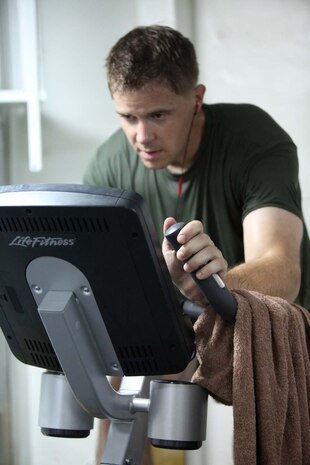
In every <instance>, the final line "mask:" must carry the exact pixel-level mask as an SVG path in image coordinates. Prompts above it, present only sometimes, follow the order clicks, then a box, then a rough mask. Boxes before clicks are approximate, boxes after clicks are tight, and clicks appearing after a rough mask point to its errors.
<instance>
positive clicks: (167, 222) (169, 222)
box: [163, 216, 176, 233]
mask: <svg viewBox="0 0 310 465" xmlns="http://www.w3.org/2000/svg"><path fill="white" fill-rule="evenodd" d="M175 223H176V220H175V219H174V218H172V216H169V217H168V218H166V219H165V221H164V226H163V231H164V233H165V232H166V231H167V230H168V229H169V228H170V226H172V225H173V224H175Z"/></svg>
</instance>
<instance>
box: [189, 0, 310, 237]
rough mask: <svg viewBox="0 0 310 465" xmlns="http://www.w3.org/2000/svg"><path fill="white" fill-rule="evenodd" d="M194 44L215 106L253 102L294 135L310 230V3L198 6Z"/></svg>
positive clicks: (267, 0)
mask: <svg viewBox="0 0 310 465" xmlns="http://www.w3.org/2000/svg"><path fill="white" fill-rule="evenodd" d="M195 4H196V13H197V19H198V21H197V24H196V28H195V42H196V45H197V53H198V57H199V60H200V63H201V80H202V81H203V82H204V83H206V85H207V96H206V99H207V101H208V102H209V103H212V102H220V101H222V102H224V101H227V102H250V103H254V104H257V105H258V106H261V107H262V108H264V109H265V110H266V111H267V112H269V113H270V114H271V116H273V117H274V118H275V119H276V120H277V122H278V123H279V124H280V125H281V126H282V127H283V128H284V129H285V130H286V131H287V132H288V133H289V134H290V135H291V137H292V138H293V140H294V141H295V143H296V145H297V147H298V152H299V160H300V181H301V186H302V192H303V203H304V213H305V216H306V219H307V224H308V228H310V183H309V179H310V156H309V153H310V131H309V120H310V110H309V104H310V71H309V70H310V53H309V50H310V27H309V25H310V2H309V1H308V0H261V1H258V0H250V1H246V0H234V1H230V0H216V1H212V0H196V2H195Z"/></svg>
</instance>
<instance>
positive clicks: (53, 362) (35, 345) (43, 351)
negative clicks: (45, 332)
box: [25, 339, 61, 371]
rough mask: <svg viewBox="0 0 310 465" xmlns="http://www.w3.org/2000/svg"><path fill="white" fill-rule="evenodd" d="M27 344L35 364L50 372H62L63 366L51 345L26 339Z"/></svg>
mask: <svg viewBox="0 0 310 465" xmlns="http://www.w3.org/2000/svg"><path fill="white" fill-rule="evenodd" d="M25 344H26V346H27V349H28V350H29V354H30V357H31V359H32V361H33V364H34V365H35V366H38V367H42V368H46V369H48V370H56V371H61V366H60V364H59V362H58V360H57V357H56V354H55V352H54V350H53V347H52V345H51V344H50V343H46V342H43V341H38V340H37V341H36V340H34V339H25Z"/></svg>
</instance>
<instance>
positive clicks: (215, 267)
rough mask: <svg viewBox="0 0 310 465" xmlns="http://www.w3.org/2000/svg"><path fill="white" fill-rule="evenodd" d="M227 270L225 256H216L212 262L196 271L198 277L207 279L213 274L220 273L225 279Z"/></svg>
mask: <svg viewBox="0 0 310 465" xmlns="http://www.w3.org/2000/svg"><path fill="white" fill-rule="evenodd" d="M226 272H227V262H226V260H225V259H224V258H220V257H219V258H215V259H214V260H212V261H211V262H209V263H207V264H206V265H204V266H203V267H202V268H200V269H199V271H197V273H196V277H197V278H198V279H207V278H209V277H210V276H211V275H213V274H218V275H220V276H221V278H222V279H225V275H226Z"/></svg>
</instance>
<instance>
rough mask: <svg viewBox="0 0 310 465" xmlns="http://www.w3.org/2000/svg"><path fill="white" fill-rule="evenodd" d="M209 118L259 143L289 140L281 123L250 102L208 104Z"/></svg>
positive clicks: (242, 137)
mask: <svg viewBox="0 0 310 465" xmlns="http://www.w3.org/2000/svg"><path fill="white" fill-rule="evenodd" d="M206 115H207V120H208V119H209V120H211V121H212V122H213V123H214V124H216V125H217V126H218V127H219V128H221V129H222V130H224V131H226V132H230V134H231V135H233V136H235V137H239V138H241V139H243V140H244V141H252V142H253V143H254V144H258V145H260V146H261V145H268V144H269V143H275V142H277V143H278V142H289V143H292V142H293V141H292V139H291V137H290V136H289V134H288V133H287V132H286V131H285V130H284V129H283V128H282V127H281V125H280V124H279V123H278V122H277V121H276V120H275V119H274V118H273V117H272V116H271V115H270V114H269V113H267V112H266V111H265V110H263V109H262V108H260V107H258V106H256V105H253V104H249V103H217V104H211V105H207V106H206Z"/></svg>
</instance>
